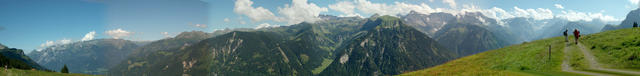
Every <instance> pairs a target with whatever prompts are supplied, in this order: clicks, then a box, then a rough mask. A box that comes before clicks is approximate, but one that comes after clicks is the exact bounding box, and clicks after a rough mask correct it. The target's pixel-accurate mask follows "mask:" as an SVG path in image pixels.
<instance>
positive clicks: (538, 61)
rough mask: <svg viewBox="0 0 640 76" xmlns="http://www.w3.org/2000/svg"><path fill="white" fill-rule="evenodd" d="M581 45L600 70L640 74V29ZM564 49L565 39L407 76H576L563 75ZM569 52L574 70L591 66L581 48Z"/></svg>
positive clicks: (585, 38) (587, 39) (589, 37)
mask: <svg viewBox="0 0 640 76" xmlns="http://www.w3.org/2000/svg"><path fill="white" fill-rule="evenodd" d="M570 37H571V38H572V36H570ZM569 40H573V39H569ZM580 42H581V43H580V44H582V45H584V46H585V48H586V49H589V50H590V51H591V52H593V54H594V56H595V58H596V59H597V60H598V62H600V63H603V64H601V65H598V66H603V67H604V68H615V69H626V70H630V71H633V70H638V71H640V70H639V69H640V29H635V30H633V29H620V30H612V31H605V32H601V33H595V34H590V35H584V36H583V37H581V40H580ZM549 45H551V55H549V52H548V47H549ZM564 48H565V45H564V39H563V37H554V38H547V39H542V40H536V41H533V42H529V43H523V44H518V45H512V46H509V47H505V48H501V49H496V50H491V51H486V52H483V53H478V54H476V55H471V56H467V57H463V58H460V59H457V60H452V61H449V62H447V63H445V64H442V65H438V66H435V67H431V68H427V69H423V70H419V71H414V72H409V73H405V74H403V75H463V76H468V75H517V76H520V75H575V74H574V73H568V72H563V71H562V66H561V64H562V60H563V59H564V57H563V56H564V55H565V54H564V53H563V51H562V50H563V49H564ZM566 48H568V49H569V50H570V51H569V53H570V54H567V55H568V56H571V57H572V58H571V59H568V60H570V61H569V62H570V66H571V67H574V69H577V70H584V69H585V68H586V65H587V64H586V61H584V60H583V56H582V55H581V53H580V52H579V51H578V49H579V48H578V47H577V46H575V45H574V44H570V45H569V47H566ZM549 56H550V57H551V58H549Z"/></svg>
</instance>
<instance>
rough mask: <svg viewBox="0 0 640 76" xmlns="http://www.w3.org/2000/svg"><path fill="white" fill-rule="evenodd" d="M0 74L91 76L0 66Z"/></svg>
mask: <svg viewBox="0 0 640 76" xmlns="http://www.w3.org/2000/svg"><path fill="white" fill-rule="evenodd" d="M0 76H92V75H86V74H66V73H60V72H46V71H35V70H21V69H8V70H7V69H4V68H0Z"/></svg>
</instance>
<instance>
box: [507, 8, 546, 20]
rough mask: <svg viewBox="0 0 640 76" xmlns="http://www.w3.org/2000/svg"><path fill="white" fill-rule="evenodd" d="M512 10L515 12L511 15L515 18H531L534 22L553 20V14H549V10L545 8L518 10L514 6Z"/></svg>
mask: <svg viewBox="0 0 640 76" xmlns="http://www.w3.org/2000/svg"><path fill="white" fill-rule="evenodd" d="M513 9H514V10H515V11H514V13H513V15H514V16H516V17H527V18H533V19H535V20H542V19H552V18H553V12H551V10H549V9H546V8H537V9H520V8H518V7H517V6H516V7H513Z"/></svg>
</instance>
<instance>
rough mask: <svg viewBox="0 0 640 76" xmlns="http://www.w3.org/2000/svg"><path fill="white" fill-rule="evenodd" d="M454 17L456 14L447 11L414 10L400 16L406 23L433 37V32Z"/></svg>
mask: <svg viewBox="0 0 640 76" xmlns="http://www.w3.org/2000/svg"><path fill="white" fill-rule="evenodd" d="M455 19H456V16H454V15H452V14H449V13H442V12H441V13H430V14H428V15H427V14H421V13H418V12H416V11H411V12H409V14H407V15H406V16H403V17H402V20H404V21H405V22H406V24H407V25H409V26H413V27H416V29H419V30H422V31H423V32H424V33H426V34H427V35H428V36H429V37H433V35H435V33H436V32H437V31H438V30H440V29H441V28H442V27H444V25H445V24H447V23H448V22H450V21H453V20H455Z"/></svg>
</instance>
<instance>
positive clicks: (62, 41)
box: [59, 38, 71, 44]
mask: <svg viewBox="0 0 640 76" xmlns="http://www.w3.org/2000/svg"><path fill="white" fill-rule="evenodd" d="M59 42H60V44H68V43H71V39H66V38H65V39H62V40H60V41H59Z"/></svg>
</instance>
